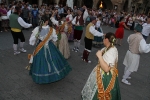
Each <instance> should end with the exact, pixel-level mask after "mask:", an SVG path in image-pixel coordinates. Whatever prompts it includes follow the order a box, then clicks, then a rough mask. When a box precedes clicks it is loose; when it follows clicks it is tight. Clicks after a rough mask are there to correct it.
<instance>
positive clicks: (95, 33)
mask: <svg viewBox="0 0 150 100" xmlns="http://www.w3.org/2000/svg"><path fill="white" fill-rule="evenodd" d="M89 31H90V33H92V34H93V35H94V36H98V37H101V36H103V35H104V34H103V33H101V32H99V31H97V30H96V29H95V26H90V28H89Z"/></svg>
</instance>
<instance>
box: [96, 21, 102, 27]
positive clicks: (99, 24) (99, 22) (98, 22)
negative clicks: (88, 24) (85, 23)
mask: <svg viewBox="0 0 150 100" xmlns="http://www.w3.org/2000/svg"><path fill="white" fill-rule="evenodd" d="M100 26H101V21H100V20H98V21H97V22H96V25H95V27H96V28H99V27H100Z"/></svg>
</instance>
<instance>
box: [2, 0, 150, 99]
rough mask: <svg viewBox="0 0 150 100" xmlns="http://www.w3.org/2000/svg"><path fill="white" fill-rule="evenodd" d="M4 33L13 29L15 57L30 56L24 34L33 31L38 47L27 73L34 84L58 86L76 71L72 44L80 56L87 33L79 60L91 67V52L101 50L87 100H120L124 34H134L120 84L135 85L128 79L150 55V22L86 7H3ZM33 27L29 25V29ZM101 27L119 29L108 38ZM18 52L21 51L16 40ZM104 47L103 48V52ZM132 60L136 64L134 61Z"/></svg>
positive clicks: (85, 93) (141, 16)
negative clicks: (149, 41) (142, 56)
mask: <svg viewBox="0 0 150 100" xmlns="http://www.w3.org/2000/svg"><path fill="white" fill-rule="evenodd" d="M0 14H1V27H2V29H3V30H1V31H8V30H9V29H10V31H11V34H12V37H13V39H14V43H13V49H14V55H18V54H20V51H21V52H26V50H25V49H24V47H23V45H24V43H25V38H24V35H23V32H22V29H28V28H30V27H33V28H34V29H33V31H32V34H31V37H30V39H29V44H30V45H32V46H36V48H35V50H34V52H33V54H30V55H28V58H29V66H27V67H26V68H27V69H29V70H30V71H29V73H30V75H31V76H32V79H33V81H34V82H35V83H38V84H46V83H52V82H56V81H58V80H60V79H62V78H64V77H65V76H66V75H68V74H69V72H70V71H71V70H72V68H71V66H70V65H69V63H68V62H67V59H69V57H70V47H69V41H73V42H74V47H73V48H72V51H74V52H76V53H77V52H79V50H80V42H81V38H82V35H83V29H84V27H86V31H85V36H84V42H85V48H84V51H83V54H82V57H81V59H82V60H83V61H84V62H86V63H91V61H90V60H89V59H88V56H89V54H90V52H91V50H92V46H96V47H103V46H104V47H103V48H102V49H101V50H99V51H98V52H97V53H96V56H97V58H98V64H97V65H96V67H95V68H94V69H93V71H92V72H91V74H90V76H89V78H88V80H87V82H86V84H85V86H84V88H83V90H82V92H81V94H82V99H83V100H121V95H120V89H119V82H118V70H117V63H118V50H117V48H116V47H115V45H119V46H121V45H122V43H121V40H122V39H123V37H124V28H127V29H129V30H133V31H134V32H135V34H132V35H130V36H129V37H128V43H129V50H128V51H127V54H126V56H125V59H124V62H123V64H124V65H125V66H126V67H125V71H124V75H123V79H122V82H123V83H125V84H127V85H131V83H130V82H129V81H127V79H131V77H130V74H131V73H132V72H135V71H137V70H138V66H139V59H140V54H141V53H148V52H150V44H147V43H146V39H147V37H148V36H149V33H150V18H149V17H148V16H146V15H144V14H133V13H126V12H119V13H118V12H116V11H115V10H104V11H102V10H101V9H98V10H94V9H89V8H87V7H86V6H83V7H81V8H77V7H76V6H74V8H73V9H72V8H70V7H68V6H67V5H66V6H65V7H63V5H61V4H60V5H57V4H55V5H49V6H48V5H46V4H44V3H43V4H42V5H41V6H37V5H36V4H33V5H30V4H29V3H28V2H27V3H25V2H14V1H13V2H12V3H11V4H10V5H9V7H7V6H5V4H3V3H1V6H0ZM30 23H31V24H30ZM101 25H107V26H110V27H109V28H111V27H112V28H117V30H116V32H115V33H112V32H108V33H105V34H104V32H103V30H102V27H101ZM19 39H20V40H21V41H20V46H19V47H20V49H19V50H17V49H18V44H19V43H18V40H19ZM102 45H103V46H102ZM133 58H134V59H133Z"/></svg>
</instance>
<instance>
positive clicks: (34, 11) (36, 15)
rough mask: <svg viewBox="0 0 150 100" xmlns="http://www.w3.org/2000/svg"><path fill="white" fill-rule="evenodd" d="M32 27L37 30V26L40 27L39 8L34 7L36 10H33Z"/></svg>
mask: <svg viewBox="0 0 150 100" xmlns="http://www.w3.org/2000/svg"><path fill="white" fill-rule="evenodd" d="M31 14H32V25H33V28H35V27H36V26H37V25H38V14H39V12H38V10H37V7H36V6H34V9H33V10H32V13H31Z"/></svg>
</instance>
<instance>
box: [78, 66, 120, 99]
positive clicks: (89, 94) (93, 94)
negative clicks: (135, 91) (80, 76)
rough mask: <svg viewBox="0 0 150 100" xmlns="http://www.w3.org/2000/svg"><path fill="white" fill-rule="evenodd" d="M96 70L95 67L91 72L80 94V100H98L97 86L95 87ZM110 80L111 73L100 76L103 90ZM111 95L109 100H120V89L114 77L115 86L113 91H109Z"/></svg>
mask: <svg viewBox="0 0 150 100" xmlns="http://www.w3.org/2000/svg"><path fill="white" fill-rule="evenodd" d="M96 69H97V68H96V67H95V68H94V69H93V71H92V72H91V74H90V76H89V78H88V80H87V82H86V84H85V86H84V88H83V90H82V92H81V94H82V100H99V99H98V86H97V79H96V76H97V75H96V74H97V70H96ZM111 78H112V74H111V72H109V73H105V72H103V74H102V81H103V86H104V90H105V89H106V88H107V87H108V84H109V82H110V80H111ZM110 94H111V100H121V94H120V88H119V82H118V77H116V80H115V84H114V87H113V89H112V90H111V91H110Z"/></svg>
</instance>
